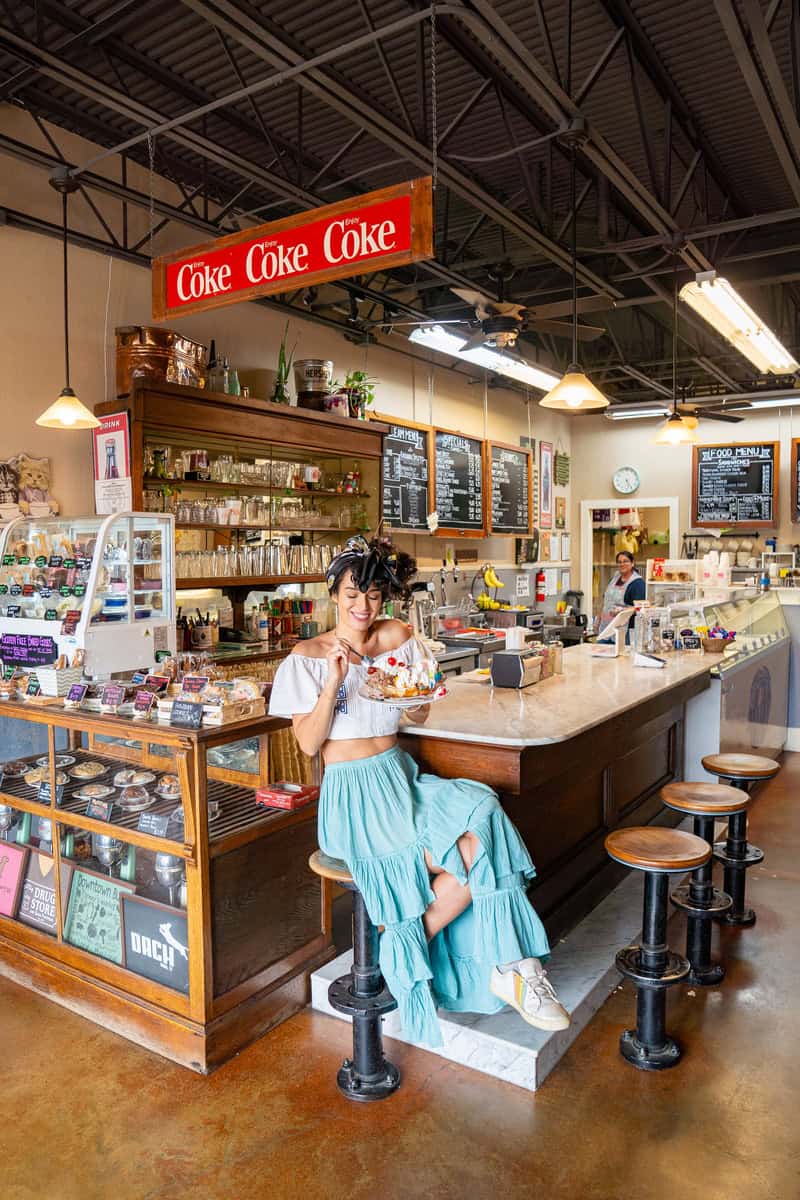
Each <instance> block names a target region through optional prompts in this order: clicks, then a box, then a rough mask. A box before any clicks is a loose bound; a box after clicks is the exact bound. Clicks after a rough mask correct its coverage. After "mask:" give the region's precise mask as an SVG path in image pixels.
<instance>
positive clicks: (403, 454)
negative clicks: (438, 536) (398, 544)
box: [383, 425, 430, 530]
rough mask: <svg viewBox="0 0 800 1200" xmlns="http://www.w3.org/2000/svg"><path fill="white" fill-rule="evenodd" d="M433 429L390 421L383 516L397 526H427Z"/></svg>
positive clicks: (384, 464)
mask: <svg viewBox="0 0 800 1200" xmlns="http://www.w3.org/2000/svg"><path fill="white" fill-rule="evenodd" d="M429 450H430V430H429V429H427V428H422V429H418V428H415V427H414V426H411V425H390V427H389V433H388V435H387V436H386V437H385V438H384V442H383V519H384V522H385V523H386V524H387V525H390V526H393V527H394V528H395V529H423V530H426V529H427V524H426V522H427V517H428V512H429V508H428V479H429V473H430V465H429V461H428V458H429Z"/></svg>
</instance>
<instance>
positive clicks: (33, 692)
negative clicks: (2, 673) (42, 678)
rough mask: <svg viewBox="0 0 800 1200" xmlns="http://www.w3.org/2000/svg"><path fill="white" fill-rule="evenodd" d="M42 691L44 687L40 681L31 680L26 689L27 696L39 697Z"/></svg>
mask: <svg viewBox="0 0 800 1200" xmlns="http://www.w3.org/2000/svg"><path fill="white" fill-rule="evenodd" d="M41 690H42V685H41V684H40V683H39V680H38V679H29V680H28V686H27V687H26V688H25V695H26V696H38V695H39V693H40V692H41Z"/></svg>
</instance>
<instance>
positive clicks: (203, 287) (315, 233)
mask: <svg viewBox="0 0 800 1200" xmlns="http://www.w3.org/2000/svg"><path fill="white" fill-rule="evenodd" d="M430 225H431V213H430V180H429V179H421V180H415V181H413V182H411V183H406V184H398V185H397V186H396V187H394V188H391V189H384V190H383V191H380V192H373V193H370V194H368V195H366V196H360V197H356V198H355V199H354V200H352V201H350V202H348V207H346V208H345V206H344V204H343V203H342V202H337V203H336V204H332V205H326V206H325V207H324V208H322V209H316V210H314V211H312V212H309V213H307V214H305V213H304V214H302V215H301V216H300V217H291V218H284V219H283V220H281V221H273V222H271V223H270V224H268V225H261V226H259V227H258V228H256V229H249V230H243V231H242V232H241V233H240V234H230V235H228V236H227V237H224V238H220V239H219V240H218V242H212V243H210V244H209V245H207V246H197V247H195V248H194V249H190V250H187V251H184V252H183V254H182V255H181V254H172V255H168V256H166V257H165V258H162V259H159V260H157V262H156V263H154V265H153V278H154V288H153V297H154V299H153V313H154V316H155V317H156V319H162V318H163V317H164V316H166V315H167V314H169V313H179V312H183V311H193V310H195V309H203V308H210V307H214V306H215V304H229V303H232V302H234V301H236V300H240V299H249V298H251V297H254V296H263V295H269V294H270V293H274V292H280V291H282V290H283V289H284V287H285V285H286V283H287V282H290V283H292V284H293V285H294V286H297V285H298V284H302V283H304V282H307V283H308V284H311V283H314V282H322V281H323V280H325V279H340V278H343V277H345V276H347V275H350V274H353V273H355V272H356V271H357V269H358V266H359V265H360V264H361V263H370V262H371V261H372V260H380V259H381V258H390V259H391V265H395V266H399V265H402V264H404V263H410V262H416V261H417V260H419V259H420V258H426V257H429V256H430V255H431V254H432V247H431V234H430Z"/></svg>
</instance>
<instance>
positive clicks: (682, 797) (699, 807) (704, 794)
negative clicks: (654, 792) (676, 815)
mask: <svg viewBox="0 0 800 1200" xmlns="http://www.w3.org/2000/svg"><path fill="white" fill-rule="evenodd" d="M661 799H662V800H663V802H664V804H666V806H667V808H672V809H675V810H676V811H677V812H685V813H690V814H691V815H692V816H698V817H704V816H720V817H725V816H729V815H730V814H731V813H737V812H742V811H743V810H744V809H745V808H747V805H748V804H749V802H750V797H749V796H748V794H747V792H743V791H741V789H740V788H735V787H729V786H728V784H726V783H700V782H697V783H692V782H687V781H683V782H681V783H668V784H667V785H666V787H663V788H662V789H661Z"/></svg>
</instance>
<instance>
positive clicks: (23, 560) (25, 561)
mask: <svg viewBox="0 0 800 1200" xmlns="http://www.w3.org/2000/svg"><path fill="white" fill-rule="evenodd" d="M17 562H18V563H19V565H20V566H21V567H29V566H30V562H31V560H30V558H29V557H28V555H27V554H23V555H21V556H20V557H19V558H18V559H17Z"/></svg>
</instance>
